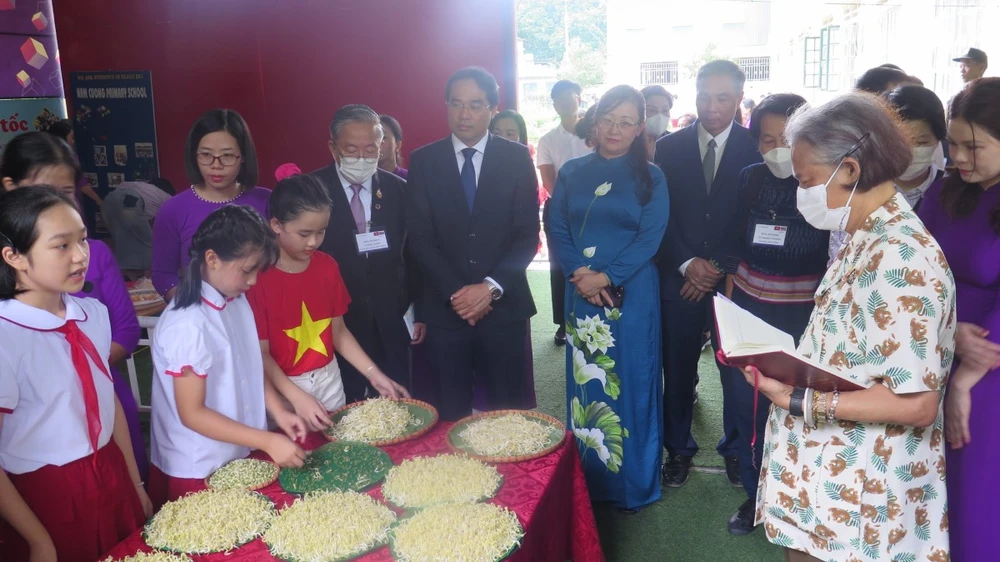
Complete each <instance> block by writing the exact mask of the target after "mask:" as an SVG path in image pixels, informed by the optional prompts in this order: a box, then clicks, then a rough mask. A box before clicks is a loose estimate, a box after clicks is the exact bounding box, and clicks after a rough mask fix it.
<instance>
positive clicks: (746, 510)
mask: <svg viewBox="0 0 1000 562" xmlns="http://www.w3.org/2000/svg"><path fill="white" fill-rule="evenodd" d="M756 509H757V505H756V502H755V501H753V500H749V499H748V500H747V501H745V502H743V505H741V506H740V508H739V509H737V510H736V513H734V514H733V516H732V517H730V518H729V534H730V535H735V536H737V537H742V536H743V535H749V534H750V533H752V532H753V531H754V529H756V527H754V526H753V520H754V512H755V511H756Z"/></svg>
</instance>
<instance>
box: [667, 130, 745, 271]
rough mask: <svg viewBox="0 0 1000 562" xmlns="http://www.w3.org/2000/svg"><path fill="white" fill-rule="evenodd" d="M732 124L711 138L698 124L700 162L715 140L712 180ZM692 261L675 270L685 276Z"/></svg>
mask: <svg viewBox="0 0 1000 562" xmlns="http://www.w3.org/2000/svg"><path fill="white" fill-rule="evenodd" d="M734 124H735V122H733V123H730V124H729V126H728V127H726V130H725V131H722V132H721V133H719V134H718V135H716V136H714V137H713V136H712V134H711V133H709V132H708V131H706V130H705V127H704V126H703V125H702V124H701V123H700V122H699V123H698V150H699V151H700V152H701V161H702V162H704V161H705V154H707V153H708V142H709V141H711V140H712V139H715V172H714V173H713V174H712V177H713V178H714V177H715V174H717V173H719V163H720V162H722V153H723V152H724V151H725V150H726V141H728V140H729V133H731V132H733V125H734ZM692 261H694V258H691V259H689V260H688V261H686V262H684V263H682V264H681V266H680V267H678V268H677V270H678V271H680V272H681V275H687V268H688V266H689V265H691V262H692Z"/></svg>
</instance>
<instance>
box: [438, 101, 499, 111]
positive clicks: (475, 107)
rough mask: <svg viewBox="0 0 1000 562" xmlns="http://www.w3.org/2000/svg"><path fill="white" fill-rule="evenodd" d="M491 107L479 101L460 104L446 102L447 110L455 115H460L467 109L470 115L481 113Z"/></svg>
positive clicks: (458, 102)
mask: <svg viewBox="0 0 1000 562" xmlns="http://www.w3.org/2000/svg"><path fill="white" fill-rule="evenodd" d="M491 107H493V106H492V105H490V104H488V103H483V102H481V101H474V102H471V103H462V102H460V101H450V102H448V109H450V110H452V111H454V112H455V113H461V112H462V111H464V110H466V109H468V110H469V111H470V112H472V113H482V112H484V111H486V110H487V109H489V108H491Z"/></svg>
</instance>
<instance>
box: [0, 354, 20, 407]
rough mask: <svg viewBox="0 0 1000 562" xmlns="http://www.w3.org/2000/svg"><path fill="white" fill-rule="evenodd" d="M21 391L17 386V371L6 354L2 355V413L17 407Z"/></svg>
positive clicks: (0, 393)
mask: <svg viewBox="0 0 1000 562" xmlns="http://www.w3.org/2000/svg"><path fill="white" fill-rule="evenodd" d="M20 396H21V393H20V390H19V389H18V387H17V371H15V370H14V365H13V364H12V363H11V362H10V360H8V358H7V357H6V356H0V414H9V413H11V412H13V411H14V408H16V407H17V401H18V399H19V398H20Z"/></svg>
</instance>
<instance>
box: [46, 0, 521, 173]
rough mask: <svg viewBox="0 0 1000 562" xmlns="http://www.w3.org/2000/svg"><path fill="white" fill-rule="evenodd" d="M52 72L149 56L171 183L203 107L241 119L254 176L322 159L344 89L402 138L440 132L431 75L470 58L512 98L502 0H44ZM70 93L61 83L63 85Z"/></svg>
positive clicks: (439, 93) (121, 64)
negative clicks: (56, 62) (54, 33)
mask: <svg viewBox="0 0 1000 562" xmlns="http://www.w3.org/2000/svg"><path fill="white" fill-rule="evenodd" d="M53 4H54V9H55V17H56V21H57V25H58V38H59V46H60V52H61V59H62V66H63V72H64V74H68V73H69V72H72V71H75V70H151V71H152V73H153V88H154V91H155V104H156V121H157V137H158V141H159V145H160V159H161V170H162V173H163V174H164V175H165V176H166V177H168V178H169V179H170V180H172V181H173V182H174V184H175V185H177V186H179V187H180V186H184V185H185V181H186V180H185V179H184V173H183V146H184V139H185V137H186V135H187V132H188V129H189V128H190V126H191V125H192V123H193V122H194V120H195V119H197V117H198V116H199V115H200V114H202V113H203V112H205V111H206V110H209V109H212V108H214V107H228V108H232V109H236V110H238V111H239V112H240V113H242V114H243V116H244V117H245V118H246V119H247V121H248V123H249V125H250V128H251V130H252V131H253V135H254V140H255V141H256V143H257V149H258V152H259V155H260V172H261V174H260V175H261V178H262V183H263V184H264V185H271V184H273V171H274V169H275V168H276V167H277V166H278V165H279V164H282V163H284V162H290V161H291V162H297V163H298V164H299V165H300V166H301V167H302V168H303V169H306V170H308V169H313V168H317V167H319V166H323V165H326V164H327V163H329V161H330V155H329V152H328V151H327V148H326V141H327V139H328V132H327V127H328V125H329V122H330V119H331V117H332V116H333V113H334V111H335V110H336V109H337V108H338V107H340V106H341V105H344V104H347V103H366V104H368V105H371V106H372V107H373V108H374V109H375V110H376V111H379V112H382V113H389V114H392V115H394V116H395V117H396V118H398V119H399V121H400V123H401V124H402V126H403V130H404V138H405V144H404V148H405V152H406V153H408V152H409V151H410V150H412V149H414V148H417V147H419V146H421V145H422V144H425V143H427V142H430V141H432V140H434V139H437V138H440V137H442V136H444V135H445V134H447V132H448V127H447V122H446V118H445V104H444V85H445V82H446V80H447V78H448V76H449V75H450V74H451V73H452V72H453V71H455V70H457V69H458V68H461V67H463V66H467V65H480V66H483V67H485V68H486V69H487V70H489V71H490V72H492V73H493V74H494V75H495V76H496V77H497V80H498V81H499V82H500V84H501V105H503V106H505V107H516V104H517V83H516V73H515V65H516V63H515V59H516V55H515V37H514V35H515V32H514V4H515V0H491V1H489V2H467V1H465V0H434V1H433V2H429V1H428V2H415V1H414V2H410V1H406V2H402V1H398V0H336V1H333V0H200V1H193V0H142V1H138V0H105V1H102V2H97V1H95V0H54V1H53ZM69 94H70V95H71V94H72V93H71V92H70V93H69Z"/></svg>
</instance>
